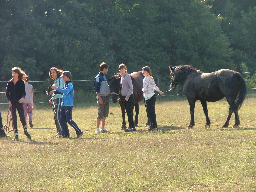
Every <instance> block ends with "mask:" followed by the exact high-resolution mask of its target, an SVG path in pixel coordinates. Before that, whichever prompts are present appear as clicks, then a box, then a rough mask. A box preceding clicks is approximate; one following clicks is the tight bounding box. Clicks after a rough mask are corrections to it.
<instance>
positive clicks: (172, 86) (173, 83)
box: [169, 66, 179, 91]
mask: <svg viewBox="0 0 256 192" xmlns="http://www.w3.org/2000/svg"><path fill="white" fill-rule="evenodd" d="M169 69H170V77H171V84H170V91H171V90H175V89H176V87H177V85H178V84H179V83H178V82H177V80H176V79H175V78H176V75H175V69H176V67H171V66H169Z"/></svg>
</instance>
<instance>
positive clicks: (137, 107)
mask: <svg viewBox="0 0 256 192" xmlns="http://www.w3.org/2000/svg"><path fill="white" fill-rule="evenodd" d="M134 107H135V120H134V124H135V127H137V126H138V119H139V110H140V107H139V103H135V104H134Z"/></svg>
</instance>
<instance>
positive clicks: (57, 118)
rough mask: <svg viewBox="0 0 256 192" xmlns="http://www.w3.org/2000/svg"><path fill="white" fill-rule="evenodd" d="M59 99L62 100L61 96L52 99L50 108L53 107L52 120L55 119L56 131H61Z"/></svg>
mask: <svg viewBox="0 0 256 192" xmlns="http://www.w3.org/2000/svg"><path fill="white" fill-rule="evenodd" d="M61 101H62V99H61V98H57V99H54V100H53V101H52V109H53V113H54V121H55V125H56V128H57V133H61V132H62V128H61V125H60V110H61Z"/></svg>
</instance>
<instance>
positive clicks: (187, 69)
mask: <svg viewBox="0 0 256 192" xmlns="http://www.w3.org/2000/svg"><path fill="white" fill-rule="evenodd" d="M175 73H184V74H191V73H198V74H201V73H203V72H202V71H200V70H197V69H196V68H194V67H193V66H192V65H180V66H177V67H176V68H175Z"/></svg>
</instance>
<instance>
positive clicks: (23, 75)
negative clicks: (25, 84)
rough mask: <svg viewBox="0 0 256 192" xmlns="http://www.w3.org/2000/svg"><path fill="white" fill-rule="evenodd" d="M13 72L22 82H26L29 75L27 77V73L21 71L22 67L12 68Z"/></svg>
mask: <svg viewBox="0 0 256 192" xmlns="http://www.w3.org/2000/svg"><path fill="white" fill-rule="evenodd" d="M12 72H15V73H17V74H18V75H19V77H18V78H19V79H20V80H23V81H25V80H26V77H27V75H26V73H25V71H23V70H21V68H20V67H13V68H12ZM11 80H13V78H12V79H11Z"/></svg>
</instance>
